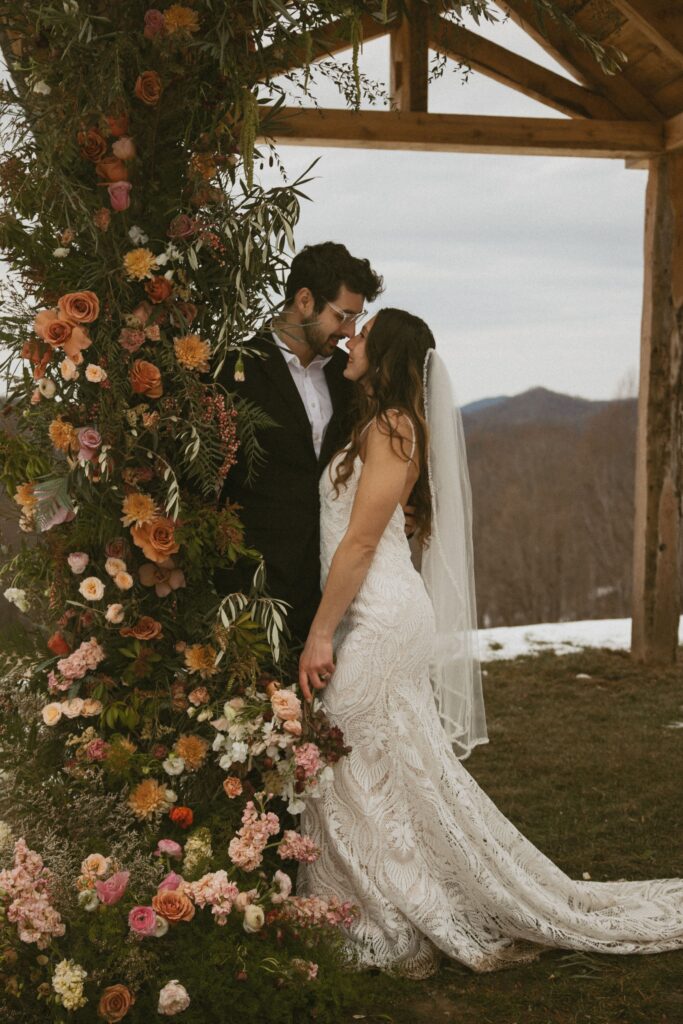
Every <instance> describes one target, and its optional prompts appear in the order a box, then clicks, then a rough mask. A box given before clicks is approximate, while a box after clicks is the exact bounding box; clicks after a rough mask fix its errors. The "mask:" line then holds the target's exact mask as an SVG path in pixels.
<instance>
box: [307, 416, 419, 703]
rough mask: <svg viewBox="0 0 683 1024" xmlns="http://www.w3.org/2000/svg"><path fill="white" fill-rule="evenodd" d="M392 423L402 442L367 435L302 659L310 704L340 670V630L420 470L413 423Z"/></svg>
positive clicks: (379, 433)
mask: <svg viewBox="0 0 683 1024" xmlns="http://www.w3.org/2000/svg"><path fill="white" fill-rule="evenodd" d="M392 425H393V426H394V427H395V428H396V429H397V430H398V431H399V432H400V436H401V441H400V442H399V439H398V438H397V437H394V438H393V439H392V438H391V437H390V436H389V435H388V434H387V433H386V431H385V430H383V429H382V428H381V427H378V426H377V424H376V423H373V424H372V426H371V427H370V428H369V430H368V433H367V438H368V441H367V452H366V456H365V463H364V465H363V471H362V473H361V477H360V480H359V482H358V490H357V492H356V497H355V499H354V502H353V509H352V512H351V518H350V520H349V525H348V527H347V530H346V533H345V534H344V537H343V538H342V540H341V542H340V544H339V547H338V548H337V550H336V552H335V555H334V558H333V559H332V564H331V565H330V572H329V575H328V577H327V583H326V585H325V590H324V592H323V596H322V600H321V602H320V606H319V608H318V611H317V613H316V616H315V618H314V620H313V623H312V625H311V630H310V633H309V634H308V639H307V641H306V645H305V647H304V650H303V652H302V654H301V658H300V660H299V684H300V686H301V689H302V691H303V694H304V696H305V698H306V700H311V689H310V687H311V686H313V687H314V688H315V689H322V687H323V686H324V685H325V684H324V682H322V681H321V679H320V675H321V673H322V674H323V675H329V674H330V673H331V672H333V671H334V661H333V657H332V637H333V635H334V631H335V629H336V628H337V626H338V625H339V622H340V620H341V618H342V616H343V615H344V612H345V611H346V609H347V608H348V607H349V605H350V604H351V602H352V601H353V599H354V597H355V596H356V594H357V593H358V590H359V588H360V585H361V583H362V582H363V580H364V579H365V576H366V574H367V571H368V569H369V568H370V563H371V562H372V559H373V556H374V554H375V549H376V548H377V545H378V544H379V541H380V538H381V536H382V534H383V533H384V531H385V529H386V527H387V524H388V522H389V520H390V519H391V516H392V515H393V513H394V511H395V509H396V507H397V505H399V504H400V502H401V498H402V497H403V495H404V493H405V490H406V485H407V482H408V474H409V473H410V472H411V470H413V467H414V463H412V462H411V461H410V460H409V458H408V453H409V452H410V449H411V446H412V437H411V426H412V425H411V424H410V421H409V420H408V419H407V417H405V416H401V417H400V420H399V419H398V417H397V418H396V421H395V422H394V423H393V424H392ZM401 448H403V451H401Z"/></svg>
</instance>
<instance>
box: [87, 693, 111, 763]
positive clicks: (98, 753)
mask: <svg viewBox="0 0 683 1024" xmlns="http://www.w3.org/2000/svg"><path fill="white" fill-rule="evenodd" d="M83 706H84V708H85V701H83ZM108 752H109V744H108V743H107V741H106V740H103V739H102V738H101V737H98V738H97V739H96V740H91V741H90V743H89V744H88V745H87V747H86V748H85V756H86V757H87V758H88V760H89V761H104V760H105V758H106V756H107V754H108Z"/></svg>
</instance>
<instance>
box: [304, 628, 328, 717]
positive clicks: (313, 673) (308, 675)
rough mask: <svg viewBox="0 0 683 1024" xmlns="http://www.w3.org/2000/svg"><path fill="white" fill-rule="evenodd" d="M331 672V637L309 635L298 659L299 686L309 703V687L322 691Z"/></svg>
mask: <svg viewBox="0 0 683 1024" xmlns="http://www.w3.org/2000/svg"><path fill="white" fill-rule="evenodd" d="M333 672H334V657H333V654H332V637H327V636H319V635H318V636H316V635H315V634H314V633H312V632H311V633H309V634H308V639H307V640H306V644H305V646H304V649H303V651H302V652H301V657H300V658H299V686H300V687H301V692H302V693H303V695H304V697H305V698H306V700H307V701H309V703H310V701H312V700H313V693H312V692H311V687H313V688H314V689H315V690H322V689H323V688H324V687H325V686H326V684H327V682H328V680H329V677H330V676H331V675H332V673H333Z"/></svg>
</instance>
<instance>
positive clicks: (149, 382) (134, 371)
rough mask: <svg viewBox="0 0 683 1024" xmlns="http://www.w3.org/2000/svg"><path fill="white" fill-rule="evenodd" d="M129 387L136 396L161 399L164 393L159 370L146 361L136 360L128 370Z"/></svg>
mask: <svg viewBox="0 0 683 1024" xmlns="http://www.w3.org/2000/svg"><path fill="white" fill-rule="evenodd" d="M129 376H130V386H131V387H132V389H133V391H134V392H135V394H136V395H147V397H148V398H161V396H162V395H163V393H164V388H163V384H162V383H161V370H160V369H159V367H158V366H155V365H154V363H148V362H147V360H146V359H136V360H135V362H134V363H133V365H132V366H131V368H130V374H129Z"/></svg>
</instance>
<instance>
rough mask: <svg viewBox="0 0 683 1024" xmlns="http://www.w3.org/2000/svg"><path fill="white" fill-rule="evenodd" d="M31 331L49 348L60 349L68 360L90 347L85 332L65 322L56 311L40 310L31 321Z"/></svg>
mask: <svg viewBox="0 0 683 1024" xmlns="http://www.w3.org/2000/svg"><path fill="white" fill-rule="evenodd" d="M33 329H34V331H35V332H36V334H37V335H38V337H40V338H42V339H43V341H44V342H46V343H47V344H48V345H50V346H51V348H61V349H62V351H63V352H64V354H65V355H67V356H69V358H70V359H73V358H74V356H76V357H77V356H78V354H79V353H80V352H82V351H83V349H86V348H90V346H91V345H92V341H91V339H90V338H89V337H88V335H87V334H86V332H85V330H84V329H83V328H82V327H80V326H79V325H78V324H74V323H71V322H70V321H68V320H66V319H65V318H64V316H61V315H60V314H59V312H58V311H57V310H56V309H43V310H41V311H40V313H38V315H37V316H36V318H35V320H34V321H33Z"/></svg>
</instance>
